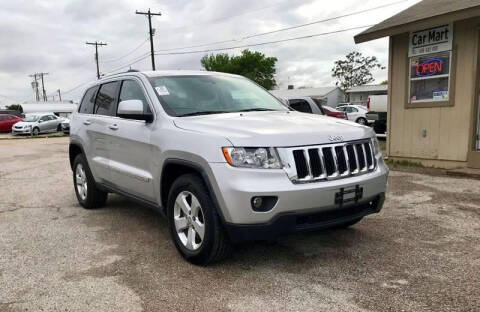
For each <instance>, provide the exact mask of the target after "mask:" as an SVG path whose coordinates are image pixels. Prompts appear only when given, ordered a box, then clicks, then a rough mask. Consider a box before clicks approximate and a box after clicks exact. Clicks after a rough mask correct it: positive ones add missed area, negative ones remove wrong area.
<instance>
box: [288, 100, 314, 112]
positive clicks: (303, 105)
mask: <svg viewBox="0 0 480 312" xmlns="http://www.w3.org/2000/svg"><path fill="white" fill-rule="evenodd" d="M288 103H289V104H290V107H292V108H293V109H294V110H296V111H299V112H302V113H309V114H312V113H313V112H312V108H311V107H310V104H308V102H307V101H305V100H289V101H288Z"/></svg>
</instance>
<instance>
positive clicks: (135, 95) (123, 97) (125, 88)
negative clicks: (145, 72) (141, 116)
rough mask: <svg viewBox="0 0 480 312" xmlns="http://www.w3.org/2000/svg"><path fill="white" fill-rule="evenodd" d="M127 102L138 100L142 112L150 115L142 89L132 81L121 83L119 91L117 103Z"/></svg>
mask: <svg viewBox="0 0 480 312" xmlns="http://www.w3.org/2000/svg"><path fill="white" fill-rule="evenodd" d="M127 100H140V101H142V103H143V112H144V113H151V111H150V107H149V106H148V102H147V99H146V98H145V94H144V93H143V90H142V87H140V85H139V84H138V83H137V82H135V81H133V80H124V81H123V83H122V89H121V90H120V98H119V100H118V102H119V103H120V102H121V101H127Z"/></svg>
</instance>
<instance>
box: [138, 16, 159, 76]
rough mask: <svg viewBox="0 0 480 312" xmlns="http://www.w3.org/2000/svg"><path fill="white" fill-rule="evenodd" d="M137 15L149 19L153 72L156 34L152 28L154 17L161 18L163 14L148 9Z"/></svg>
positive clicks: (153, 68)
mask: <svg viewBox="0 0 480 312" xmlns="http://www.w3.org/2000/svg"><path fill="white" fill-rule="evenodd" d="M135 14H140V15H146V16H147V17H148V29H149V31H150V55H151V57H152V70H155V51H154V50H153V35H154V33H155V29H153V28H152V16H161V15H162V13H160V12H158V13H152V12H150V9H148V12H140V11H135Z"/></svg>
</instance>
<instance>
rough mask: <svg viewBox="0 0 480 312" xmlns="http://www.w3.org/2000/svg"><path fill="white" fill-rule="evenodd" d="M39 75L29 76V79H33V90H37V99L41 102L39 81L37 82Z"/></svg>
mask: <svg viewBox="0 0 480 312" xmlns="http://www.w3.org/2000/svg"><path fill="white" fill-rule="evenodd" d="M37 75H38V74H36V73H35V74H31V75H29V77H32V78H33V82H32V88H33V89H34V90H35V98H36V100H37V102H38V101H40V95H39V93H38V81H37V77H38V76H37Z"/></svg>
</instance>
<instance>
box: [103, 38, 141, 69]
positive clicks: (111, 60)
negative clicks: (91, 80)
mask: <svg viewBox="0 0 480 312" xmlns="http://www.w3.org/2000/svg"><path fill="white" fill-rule="evenodd" d="M147 42H148V38H146V39H145V40H144V41H142V43H140V44H139V45H138V46H137V47H135V48H134V49H133V50H132V51H130V52H128V53H127V54H125V55H122V56H120V57H117V58H114V59H110V60H105V61H101V62H100V63H102V64H104V63H114V62H117V61H119V60H121V59H123V58H126V57H127V56H129V55H132V54H133V53H134V52H136V51H137V50H138V49H140V48H141V47H142V46H143V45H144V44H145V43H147Z"/></svg>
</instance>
